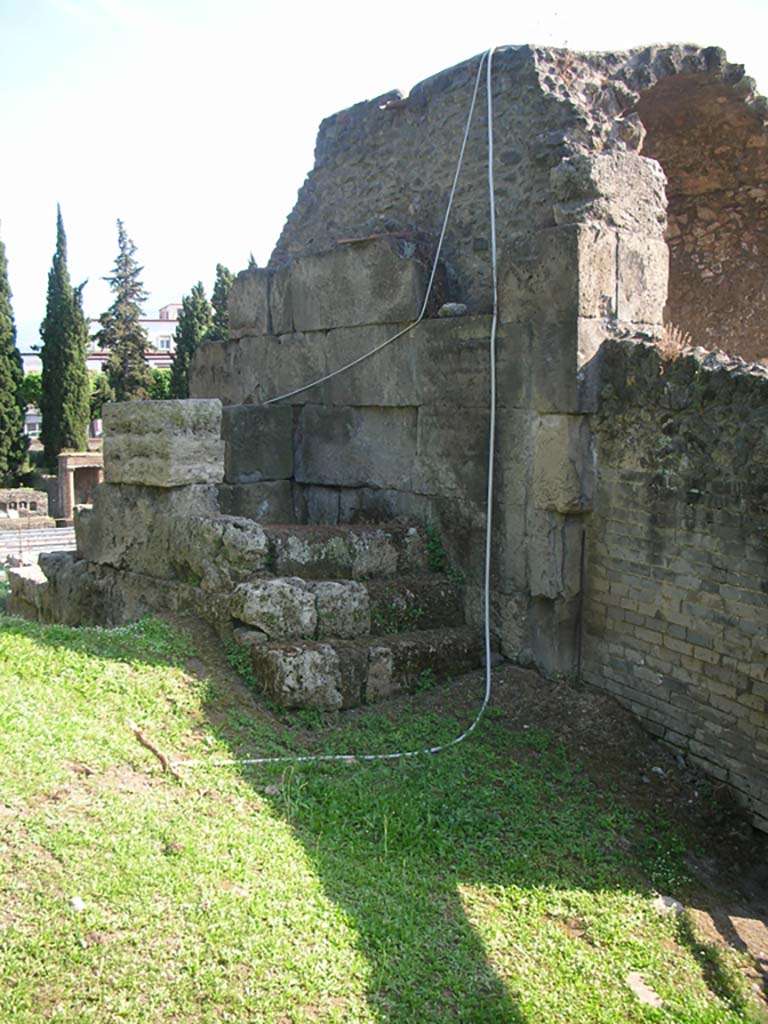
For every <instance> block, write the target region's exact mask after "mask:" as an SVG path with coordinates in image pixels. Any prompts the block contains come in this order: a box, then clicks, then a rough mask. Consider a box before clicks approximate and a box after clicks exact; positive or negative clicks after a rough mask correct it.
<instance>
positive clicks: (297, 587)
mask: <svg viewBox="0 0 768 1024" xmlns="http://www.w3.org/2000/svg"><path fill="white" fill-rule="evenodd" d="M231 612H232V616H233V617H234V618H236V619H240V620H241V622H245V623H246V624H247V625H249V626H255V627H256V628H257V629H259V630H260V631H261V632H262V633H264V634H265V636H266V637H267V638H268V639H269V640H298V639H307V640H312V639H314V637H315V636H316V635H317V607H316V602H315V595H314V594H313V593H312V591H311V590H310V589H309V588H308V587H307V586H306V584H305V583H304V581H303V580H300V579H265V580H256V581H254V582H252V583H241V584H240V586H239V587H237V589H236V590H235V592H234V594H233V595H232V604H231Z"/></svg>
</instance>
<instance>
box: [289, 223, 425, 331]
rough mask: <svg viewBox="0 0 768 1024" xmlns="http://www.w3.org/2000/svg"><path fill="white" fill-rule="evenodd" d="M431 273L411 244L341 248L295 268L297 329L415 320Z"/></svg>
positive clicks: (301, 260)
mask: <svg viewBox="0 0 768 1024" xmlns="http://www.w3.org/2000/svg"><path fill="white" fill-rule="evenodd" d="M426 285H427V272H426V268H425V267H424V265H423V264H422V263H421V262H419V261H418V260H416V259H414V258H413V251H412V248H411V247H410V246H409V244H408V243H406V242H402V241H394V240H389V239H384V238H378V239H366V240H365V241H361V242H356V243H353V244H346V245H339V246H338V247H337V248H336V249H334V250H332V251H331V252H328V253H324V254H323V255H322V256H300V257H298V258H297V259H295V260H294V261H293V263H292V264H291V281H290V289H291V306H292V310H293V323H294V327H295V330H297V331H318V330H329V329H330V328H332V327H351V326H355V325H357V324H377V323H391V322H392V321H408V320H415V319H416V317H417V316H418V314H419V311H420V309H421V305H422V303H423V301H424V294H425V291H426Z"/></svg>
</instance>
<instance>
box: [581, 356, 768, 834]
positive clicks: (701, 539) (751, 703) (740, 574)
mask: <svg viewBox="0 0 768 1024" xmlns="http://www.w3.org/2000/svg"><path fill="white" fill-rule="evenodd" d="M594 427H595V440H596V449H597V460H598V465H599V472H598V474H597V483H596V489H595V496H594V506H593V512H592V515H591V516H590V520H589V526H588V531H587V532H588V545H587V580H586V593H585V599H584V656H583V664H582V673H583V677H584V679H585V680H587V681H588V682H591V683H594V684H595V685H598V686H600V687H602V688H605V689H608V690H610V691H611V692H612V693H614V694H616V696H618V697H619V699H620V700H622V701H623V702H624V703H626V704H628V705H629V706H630V707H631V708H632V710H633V711H634V712H635V713H636V714H638V715H639V716H640V717H641V718H642V719H643V721H644V722H645V724H646V725H647V727H648V728H649V729H650V730H651V731H652V732H654V733H655V734H656V735H658V736H660V737H662V738H663V739H665V740H667V741H668V742H670V743H672V744H674V745H675V746H676V747H679V748H681V749H683V750H685V751H686V753H687V755H688V756H689V757H690V758H691V760H693V761H694V762H696V763H697V764H699V765H701V766H702V767H703V768H705V769H706V770H707V772H708V773H709V774H710V775H714V776H715V778H718V779H721V780H723V781H724V782H727V783H728V784H730V785H731V786H732V787H733V788H734V789H735V790H736V791H737V792H738V793H739V794H740V795H741V796H742V798H743V799H744V801H745V802H746V803H747V804H748V806H749V807H750V808H751V811H752V814H753V818H754V821H755V823H756V824H758V825H759V826H760V827H761V828H763V829H768V713H767V711H768V372H762V373H761V372H759V371H758V370H756V369H751V368H749V367H744V366H738V365H730V366H729V365H728V361H727V360H724V359H722V358H721V359H718V357H717V356H715V355H713V356H710V357H709V358H708V359H706V360H704V363H703V364H702V360H701V356H698V357H697V356H694V355H690V356H687V357H686V358H683V359H680V360H679V361H677V362H666V363H665V362H664V361H662V360H661V359H660V357H659V354H658V351H657V350H656V349H655V348H654V347H653V346H650V345H642V344H641V345H637V344H633V343H630V342H625V343H620V344H616V343H608V344H607V345H606V348H605V351H604V354H603V374H602V401H601V403H600V411H599V413H598V415H597V416H596V417H595V422H594Z"/></svg>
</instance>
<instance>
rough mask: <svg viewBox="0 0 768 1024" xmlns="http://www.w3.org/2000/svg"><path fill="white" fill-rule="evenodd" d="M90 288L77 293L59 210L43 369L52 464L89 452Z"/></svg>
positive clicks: (45, 432)
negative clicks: (86, 304)
mask: <svg viewBox="0 0 768 1024" xmlns="http://www.w3.org/2000/svg"><path fill="white" fill-rule="evenodd" d="M84 287H85V286H84V285H80V287H79V288H73V287H72V285H71V283H70V280H69V270H68V269H67V236H66V235H65V233H64V221H63V220H62V217H61V209H60V208H59V207H58V206H57V207H56V252H55V253H54V255H53V263H52V265H51V269H50V271H49V273H48V297H47V300H46V306H45V319H44V320H43V322H42V324H41V325H40V337H41V338H42V341H43V345H42V349H41V350H40V359H41V360H42V364H43V371H42V389H41V395H40V412H41V413H42V414H43V423H42V428H41V432H40V433H41V440H42V442H43V447H44V449H45V458H46V461H47V462H49V463H52V462H54V461H55V459H56V456H57V455H58V454H59V452H62V451H66V450H74V451H80V450H82V449H83V448H85V447H86V444H87V441H86V432H87V429H88V419H89V417H88V398H89V392H90V389H89V386H88V371H87V370H86V367H85V358H86V353H87V348H88V328H87V326H86V322H85V317H84V316H83V306H82V292H83V288H84Z"/></svg>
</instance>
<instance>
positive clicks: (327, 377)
mask: <svg viewBox="0 0 768 1024" xmlns="http://www.w3.org/2000/svg"><path fill="white" fill-rule="evenodd" d="M489 53H490V51H489ZM487 56H488V54H486V53H484V54H483V55H482V57H481V58H480V63H479V64H478V67H477V75H476V77H475V87H474V89H473V91H472V102H471V103H470V105H469V114H468V115H467V123H466V125H465V127H464V138H463V139H462V140H461V149H460V150H459V159H458V161H457V163H456V172H455V174H454V175H453V184H452V185H451V191H450V194H449V196H448V205H447V206H446V208H445V216H444V217H443V226H442V228H441V230H440V237H439V239H438V242H437V248H436V249H435V257H434V259H433V260H432V270H431V272H430V275H429V282H428V284H427V290H426V293H425V295H424V302H423V303H422V306H421V312H420V313H419V315H418V316H417V317H416V319H415V320H414V321H413V323H410V324H408V326H407V327H404V328H403V329H402V330H401V331H398V332H397V334H393V335H392V337H391V338H387V340H386V341H382V342H381V344H380V345H377V346H376V347H375V348H372V349H371V350H370V351H369V352H366V353H364V354H363V355H361V356H358V357H357V359H353V360H352V361H351V362H350V363H345V364H344V365H343V366H340V367H339V368H338V369H337V370H332V371H331V372H330V373H326V374H325V376H324V377H318V378H317V380H313V381H310V383H309V384H303V385H302V386H301V387H300V388H295V389H294V390H293V391H287V392H286V393H285V394H284V395H275V397H274V398H268V399H267V401H266V402H264V405H274V403H275V402H282V401H283V399H285V398H293V397H294V395H301V394H303V392H305V391H309V389H310V388H315V387H317V386H318V384H325V382H326V381H329V380H331V379H332V378H333V377H337V376H338V375H339V374H340V373H346V371H347V370H351V369H352V367H353V366H358V365H359V364H360V363H364V362H365V360H366V359H370V358H371V356H375V355H376V353H377V352H381V350H382V349H383V348H386V347H387V345H391V344H392V342H393V341H397V339H398V338H402V337H403V335H404V334H407V333H408V332H409V331H412V330H413V328H414V327H416V326H417V325H418V324H420V323H421V321H422V320H423V319H424V315H425V313H426V312H427V304H428V302H429V298H430V295H431V294H432V285H433V284H434V283H435V274H436V273H437V264H438V261H439V259H440V253H441V252H442V248H443V239H444V238H445V231H446V228H447V227H448V218H449V217H450V215H451V209H452V207H453V197H454V196H455V194H456V186H457V184H458V182H459V174H460V173H461V165H462V164H463V162H464V151H465V149H466V148H467V139H468V138H469V129H470V126H471V124H472V118H473V117H474V113H475V102H476V100H477V90H478V88H479V86H480V75H481V72H482V70H483V63H484V61H485V59H486V57H487Z"/></svg>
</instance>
